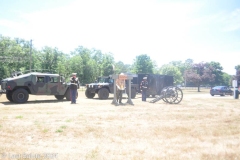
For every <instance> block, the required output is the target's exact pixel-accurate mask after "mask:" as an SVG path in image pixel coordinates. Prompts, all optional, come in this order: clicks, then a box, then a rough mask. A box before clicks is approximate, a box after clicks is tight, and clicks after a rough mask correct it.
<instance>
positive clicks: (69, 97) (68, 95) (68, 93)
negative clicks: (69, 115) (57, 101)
mask: <svg viewBox="0 0 240 160" xmlns="http://www.w3.org/2000/svg"><path fill="white" fill-rule="evenodd" d="M65 97H66V99H67V101H71V92H70V89H68V90H67V92H66V93H65ZM77 98H78V91H77V92H76V99H77Z"/></svg>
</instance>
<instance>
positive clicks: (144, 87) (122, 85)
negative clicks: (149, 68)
mask: <svg viewBox="0 0 240 160" xmlns="http://www.w3.org/2000/svg"><path fill="white" fill-rule="evenodd" d="M124 89H125V81H124V80H123V79H117V80H116V91H117V92H116V96H117V102H118V103H119V104H122V93H123V91H124ZM140 89H141V93H142V101H143V102H146V101H147V90H148V81H147V77H143V80H142V82H141V84H140Z"/></svg>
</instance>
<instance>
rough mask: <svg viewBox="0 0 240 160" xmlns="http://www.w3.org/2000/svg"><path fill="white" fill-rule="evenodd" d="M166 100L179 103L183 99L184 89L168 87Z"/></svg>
mask: <svg viewBox="0 0 240 160" xmlns="http://www.w3.org/2000/svg"><path fill="white" fill-rule="evenodd" d="M164 97H165V100H166V101H167V102H168V103H170V104H178V103H180V102H181V101H182V99H183V93H182V90H181V89H180V88H178V87H174V86H171V87H168V88H167V90H166V92H165V96H164Z"/></svg>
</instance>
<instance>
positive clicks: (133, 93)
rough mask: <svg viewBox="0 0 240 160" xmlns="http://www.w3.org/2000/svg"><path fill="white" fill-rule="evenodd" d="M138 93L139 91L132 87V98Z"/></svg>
mask: <svg viewBox="0 0 240 160" xmlns="http://www.w3.org/2000/svg"><path fill="white" fill-rule="evenodd" d="M127 95H128V93H127ZM136 95H137V91H136V90H135V89H133V88H132V89H131V99H134V98H135V97H136Z"/></svg>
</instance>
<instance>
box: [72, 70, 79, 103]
mask: <svg viewBox="0 0 240 160" xmlns="http://www.w3.org/2000/svg"><path fill="white" fill-rule="evenodd" d="M76 75H77V73H72V77H71V78H70V82H71V85H70V90H71V104H76V94H77V89H78V85H79V81H78V78H77V77H76Z"/></svg>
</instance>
